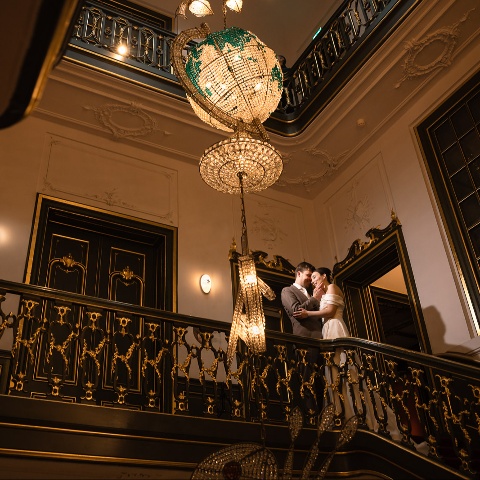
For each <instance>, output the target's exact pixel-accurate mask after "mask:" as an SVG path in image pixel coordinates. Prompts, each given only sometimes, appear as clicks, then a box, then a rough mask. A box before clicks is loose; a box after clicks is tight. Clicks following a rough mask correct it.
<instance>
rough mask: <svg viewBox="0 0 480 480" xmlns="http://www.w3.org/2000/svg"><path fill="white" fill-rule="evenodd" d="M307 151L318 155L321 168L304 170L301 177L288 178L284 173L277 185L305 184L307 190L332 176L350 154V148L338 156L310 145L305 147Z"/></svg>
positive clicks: (312, 155) (312, 154)
mask: <svg viewBox="0 0 480 480" xmlns="http://www.w3.org/2000/svg"><path fill="white" fill-rule="evenodd" d="M303 150H304V151H305V152H307V153H309V154H310V156H311V157H318V159H316V161H317V162H318V165H320V167H322V168H321V170H317V171H315V172H313V171H312V172H304V173H303V174H302V175H300V176H299V177H294V178H291V177H290V178H288V177H286V176H285V175H282V176H281V177H280V179H279V180H278V181H277V183H276V184H275V186H278V187H286V186H288V185H303V186H304V187H305V189H306V190H307V191H310V190H309V187H310V186H312V185H314V184H315V183H317V182H318V181H320V180H322V179H323V178H327V177H330V176H332V175H333V174H334V173H335V172H336V171H337V170H338V169H339V168H340V166H341V165H342V163H343V161H342V160H344V159H345V157H346V156H347V155H348V152H349V151H348V150H345V151H344V152H342V153H340V154H339V155H337V156H333V155H330V154H329V153H328V152H326V151H325V150H321V149H319V148H317V147H316V146H315V147H308V148H304V149H303Z"/></svg>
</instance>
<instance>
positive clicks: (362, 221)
mask: <svg viewBox="0 0 480 480" xmlns="http://www.w3.org/2000/svg"><path fill="white" fill-rule="evenodd" d="M357 186H358V181H354V182H353V183H352V185H351V186H350V188H349V190H348V196H349V197H350V203H349V205H348V207H347V210H346V216H345V230H346V231H351V230H356V229H365V228H368V226H369V225H370V221H371V212H372V207H371V204H370V200H369V198H368V195H366V194H365V195H364V196H363V197H362V198H361V199H358V198H357Z"/></svg>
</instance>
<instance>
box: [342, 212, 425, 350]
mask: <svg viewBox="0 0 480 480" xmlns="http://www.w3.org/2000/svg"><path fill="white" fill-rule="evenodd" d="M366 236H367V238H369V239H370V240H369V241H367V242H361V241H360V240H356V241H355V242H353V244H352V246H351V247H350V249H349V251H348V254H347V256H346V257H345V259H343V260H342V261H340V262H338V263H336V264H335V265H334V267H333V276H334V279H335V282H336V284H337V285H338V286H339V287H340V288H341V289H342V290H343V293H344V295H345V319H346V321H347V324H348V326H349V328H350V332H351V335H352V336H355V337H359V338H365V339H368V340H373V341H375V342H381V343H386V344H389V345H395V346H397V347H402V348H407V349H410V350H416V351H420V352H425V353H431V348H430V342H429V340H428V335H427V330H426V327H425V322H424V319H423V315H422V309H421V307H420V301H419V298H418V293H417V290H416V287H415V281H414V277H413V272H412V268H411V265H410V261H409V259H408V253H407V247H406V244H405V240H404V238H403V234H402V226H401V224H400V221H399V220H398V218H397V217H396V215H395V214H394V213H393V212H392V221H391V223H390V224H389V225H388V226H387V227H386V228H385V229H383V230H382V229H379V228H371V229H370V230H369V231H368V232H367V233H366Z"/></svg>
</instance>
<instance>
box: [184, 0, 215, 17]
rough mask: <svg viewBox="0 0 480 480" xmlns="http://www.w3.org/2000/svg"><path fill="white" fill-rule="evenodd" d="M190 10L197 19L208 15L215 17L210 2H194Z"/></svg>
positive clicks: (196, 0)
mask: <svg viewBox="0 0 480 480" xmlns="http://www.w3.org/2000/svg"><path fill="white" fill-rule="evenodd" d="M188 9H189V10H190V11H191V12H192V13H193V14H194V15H195V16H196V17H205V16H207V15H213V10H212V7H211V6H210V3H209V2H208V0H193V2H192V3H191V4H190V6H189V7H188Z"/></svg>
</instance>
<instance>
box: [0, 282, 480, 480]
mask: <svg viewBox="0 0 480 480" xmlns="http://www.w3.org/2000/svg"><path fill="white" fill-rule="evenodd" d="M0 295H1V296H0V301H1V303H2V305H3V304H4V302H7V304H8V305H14V304H16V303H18V313H7V312H6V311H5V309H1V310H0V315H1V319H0V322H1V323H0V337H1V336H2V335H3V336H5V335H6V334H7V333H6V332H7V331H9V330H12V332H13V345H12V350H11V364H10V371H9V372H8V377H9V378H8V382H7V384H8V385H9V386H8V388H7V389H6V391H4V392H0V393H3V394H8V395H9V396H11V397H13V396H22V397H30V398H40V399H47V400H53V401H62V403H64V402H71V403H81V404H86V405H102V406H104V407H112V408H117V409H118V408H123V409H130V410H142V411H146V412H151V414H152V415H155V414H160V413H167V414H173V415H181V416H183V417H185V416H186V417H204V418H205V417H207V418H214V419H225V420H229V421H233V422H236V423H237V424H238V422H240V423H249V422H260V421H261V422H262V423H263V424H264V425H266V426H267V427H268V425H272V426H275V425H277V426H279V425H287V424H288V419H289V417H290V414H291V412H292V410H293V408H295V407H296V406H299V407H300V408H301V409H302V411H303V416H304V419H305V426H306V427H307V428H308V427H311V428H314V427H315V424H316V421H317V417H318V414H319V412H320V411H321V409H322V408H323V406H324V405H325V404H328V403H334V404H335V406H336V416H335V424H336V426H337V427H340V426H342V425H343V424H344V423H345V421H346V420H347V419H348V417H349V416H350V415H352V414H356V415H357V416H358V417H359V425H360V429H364V430H368V428H369V427H368V425H370V426H375V428H376V430H377V434H378V435H379V436H382V437H384V438H387V439H390V438H391V437H390V434H391V433H393V430H394V429H398V432H399V436H398V437H397V438H394V440H396V441H397V442H398V444H402V445H403V447H404V448H407V449H411V450H412V451H415V444H419V443H422V442H426V444H424V446H425V447H426V448H427V449H428V450H429V453H428V455H429V458H430V460H431V461H434V462H438V463H443V464H444V465H447V466H448V467H449V468H451V469H454V470H456V471H458V474H459V475H460V476H461V478H469V477H472V478H474V477H475V475H478V473H479V471H480V466H479V461H478V458H480V455H479V453H480V376H479V373H480V369H479V367H478V366H476V365H471V364H464V363H460V362H457V361H451V360H448V359H442V358H438V357H435V356H432V355H427V354H421V353H416V352H412V351H409V350H404V349H401V348H397V347H392V346H388V345H383V344H378V343H375V342H371V341H366V340H361V339H355V338H347V339H338V340H333V341H331V340H321V341H314V340H310V339H306V338H301V337H295V336H292V335H288V334H283V333H276V332H271V331H267V352H266V353H265V354H264V355H260V356H255V357H252V356H251V355H249V353H248V352H247V351H246V350H245V349H244V347H243V345H239V348H238V352H237V359H236V362H234V363H233V364H232V366H231V368H230V369H229V368H227V365H226V363H225V362H226V345H227V339H226V335H228V331H229V327H230V324H229V323H222V322H215V321H210V320H207V319H201V318H196V317H189V316H185V315H180V314H175V313H170V312H165V311H159V310H155V309H150V308H143V307H135V306H132V305H127V304H122V303H119V302H114V301H108V300H102V299H98V298H94V297H86V296H81V295H77V294H70V293H65V292H61V291H57V290H52V289H47V288H43V287H36V286H32V285H25V284H19V283H14V282H8V281H0ZM9 308H10V309H12V307H11V306H10V307H9ZM314 357H316V361H313V360H314V359H315V358H314ZM4 370H5V369H4ZM4 374H6V372H5V371H3V370H2V375H4ZM2 383H3V384H5V383H4V379H3V378H2V379H1V381H0V385H2ZM349 405H350V406H349ZM367 412H368V413H367ZM392 414H393V415H394V417H395V418H394V420H393V421H392V418H391V416H392ZM394 424H396V426H395V425H394ZM398 432H397V433H398ZM392 436H393V435H392ZM459 478H460V477H459Z"/></svg>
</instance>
